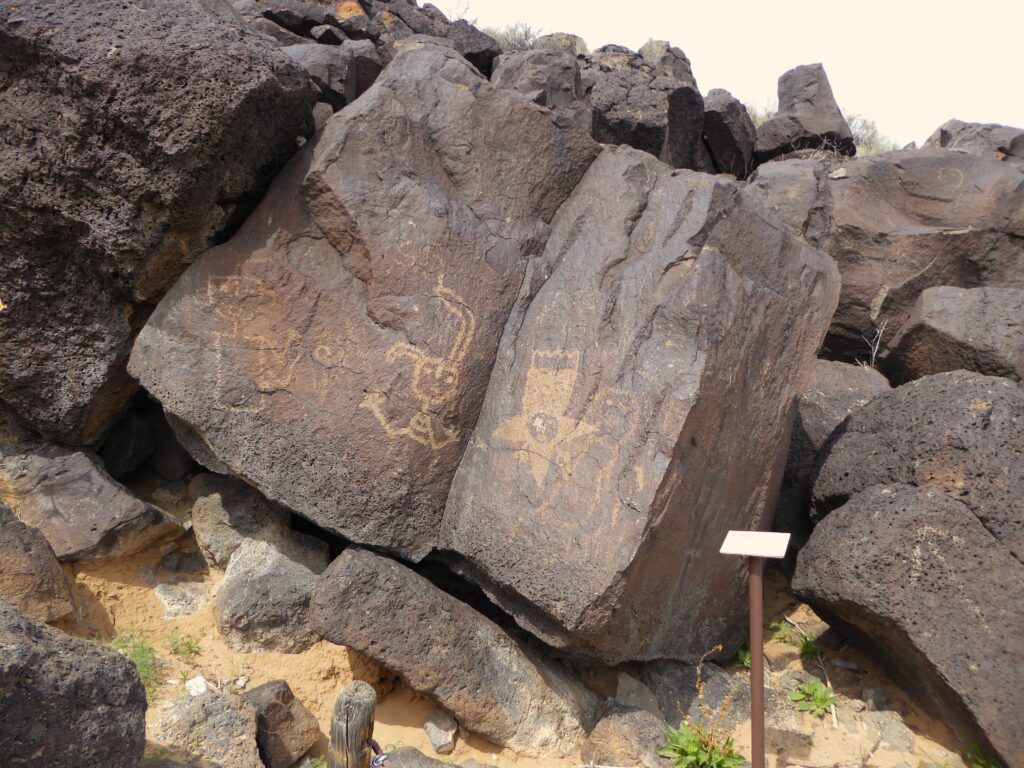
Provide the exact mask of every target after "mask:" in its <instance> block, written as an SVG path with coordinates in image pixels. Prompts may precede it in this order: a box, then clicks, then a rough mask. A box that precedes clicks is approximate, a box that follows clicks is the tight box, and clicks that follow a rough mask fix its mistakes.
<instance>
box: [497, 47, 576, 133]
mask: <svg viewBox="0 0 1024 768" xmlns="http://www.w3.org/2000/svg"><path fill="white" fill-rule="evenodd" d="M491 82H492V83H493V84H494V85H496V86H498V87H499V88H509V89H511V90H514V91H518V92H519V93H521V94H523V95H524V96H526V98H528V99H530V101H532V102H534V103H535V104H540V105H541V106H542V107H547V108H548V109H550V110H552V111H553V112H554V113H555V115H556V116H557V117H558V118H559V119H560V120H564V121H565V124H567V125H574V126H576V127H577V128H579V129H580V130H582V131H586V132H587V133H589V132H590V129H591V122H592V121H591V108H590V100H589V99H588V98H587V94H586V91H585V89H584V87H583V80H582V78H581V77H580V68H579V65H578V64H577V63H576V57H575V56H573V55H571V54H569V53H566V52H565V51H545V50H540V51H536V50H531V51H515V52H513V53H505V54H502V55H501V56H500V57H498V59H497V62H496V64H495V67H494V73H493V74H492V75H491ZM560 124H561V123H560Z"/></svg>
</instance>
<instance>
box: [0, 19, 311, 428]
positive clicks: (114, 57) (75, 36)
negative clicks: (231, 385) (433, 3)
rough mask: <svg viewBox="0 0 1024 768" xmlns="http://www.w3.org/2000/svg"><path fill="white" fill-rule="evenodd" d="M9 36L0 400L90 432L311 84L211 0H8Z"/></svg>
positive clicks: (1, 172) (281, 143)
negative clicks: (154, 322) (157, 307)
mask: <svg viewBox="0 0 1024 768" xmlns="http://www.w3.org/2000/svg"><path fill="white" fill-rule="evenodd" d="M0 47H2V48H3V50H4V52H5V55H4V57H3V59H2V61H0V211H2V215H0V222H2V223H0V252H3V254H4V258H3V259H2V261H0V286H2V290H3V295H2V296H0V299H2V304H3V306H4V309H3V310H2V315H0V317H2V321H0V400H2V401H4V402H6V403H7V404H8V405H10V406H11V407H13V408H14V409H15V411H17V413H18V414H19V415H20V416H21V417H22V418H23V419H25V420H26V421H27V422H28V423H29V425H30V426H32V428H34V429H36V430H37V431H39V432H40V433H42V434H43V435H44V436H45V437H47V438H48V439H51V440H54V441H56V442H61V443H64V444H72V445H87V444H92V443H94V442H95V441H96V440H98V439H99V438H100V437H101V436H102V435H103V434H104V432H105V431H106V430H107V428H108V427H109V425H110V424H111V422H112V421H113V420H114V419H115V418H116V417H117V416H118V415H119V414H120V413H122V412H123V410H124V408H125V406H126V405H127V404H128V401H129V400H130V398H131V397H132V395H133V393H134V392H135V391H136V389H137V385H136V383H135V382H134V381H133V380H132V379H131V378H130V377H129V376H128V375H127V373H126V371H125V363H126V362H127V359H128V354H129V352H130V350H131V344H132V339H133V336H134V333H135V331H136V330H137V329H138V327H139V326H140V325H141V323H142V321H143V320H144V318H145V316H146V314H147V312H148V306H147V304H146V303H145V302H149V301H152V300H155V299H156V298H158V297H159V296H160V294H161V293H162V292H163V291H164V290H165V289H166V288H167V286H168V285H169V284H170V283H171V282H173V280H174V279H175V278H176V277H177V276H178V275H179V274H180V273H181V271H182V270H183V269H184V268H185V267H186V266H187V264H188V263H189V262H190V261H192V260H193V259H194V258H195V257H196V255H197V254H198V253H200V252H202V251H204V250H206V249H207V248H208V247H209V246H210V245H211V244H212V243H213V242H215V241H216V240H217V239H218V238H221V237H222V236H223V235H224V233H225V232H228V231H230V230H231V229H233V228H234V227H235V226H237V224H238V223H239V222H240V221H241V220H242V218H244V216H245V215H246V214H248V212H249V211H250V210H251V208H252V206H253V204H254V202H255V200H256V199H257V198H258V196H259V195H260V193H261V192H262V191H263V190H264V189H266V186H267V184H269V182H270V180H271V178H272V177H273V175H274V173H275V172H276V170H277V169H278V168H279V167H280V166H281V164H283V163H284V161H285V160H286V159H287V158H288V157H289V156H290V155H291V154H292V153H293V152H294V151H295V149H296V146H297V144H296V141H297V139H301V138H303V137H305V136H307V135H309V133H311V131H312V120H311V112H310V110H311V108H312V104H313V101H314V99H315V94H314V89H313V87H312V84H311V83H310V82H309V78H308V77H307V76H306V75H305V73H304V72H302V70H301V69H299V68H298V67H296V66H295V65H293V64H291V63H290V62H289V61H288V60H286V59H284V58H283V57H282V56H280V54H278V53H276V52H275V51H274V50H273V49H272V48H270V47H268V46H267V44H266V40H265V38H264V37H263V36H262V35H259V34H258V33H256V32H254V31H251V30H249V29H247V28H246V27H245V24H244V22H242V21H241V19H240V18H239V17H238V16H236V15H235V14H234V13H233V12H232V10H231V8H230V7H229V6H228V5H227V4H226V3H220V2H218V3H214V2H209V1H208V0H167V2H159V3H157V2H145V3H136V4H125V3H122V2H117V1H116V0H96V2H90V3H88V4H82V3H54V2H51V1H50V0H24V1H19V2H17V3H7V4H5V5H4V6H3V7H2V8H0Z"/></svg>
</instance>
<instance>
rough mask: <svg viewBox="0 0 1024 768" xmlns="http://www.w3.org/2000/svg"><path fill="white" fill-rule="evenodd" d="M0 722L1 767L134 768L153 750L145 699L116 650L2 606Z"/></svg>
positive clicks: (132, 670)
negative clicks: (148, 741) (148, 749)
mask: <svg viewBox="0 0 1024 768" xmlns="http://www.w3.org/2000/svg"><path fill="white" fill-rule="evenodd" d="M5 567H6V564H5ZM0 723H2V724H3V725H2V727H0V765H12V766H13V765H45V766H47V768H135V766H136V764H137V763H138V761H139V760H140V759H142V751H143V749H144V748H145V746H146V692H145V691H144V690H143V688H142V683H141V682H139V676H138V674H137V673H136V672H135V667H134V666H132V663H131V662H130V661H129V660H128V659H127V658H125V657H124V656H122V655H121V654H119V653H118V652H117V651H114V650H112V649H110V648H105V647H103V646H102V645H99V644H97V643H90V642H87V641H85V640H79V639H77V638H74V637H71V636H70V635H67V634H65V633H64V632H60V631H58V630H55V629H50V628H49V627H47V626H45V625H44V624H40V623H38V622H36V621H33V620H32V619H29V618H28V617H26V616H24V615H22V614H21V613H19V612H18V611H17V610H15V609H14V608H13V607H12V606H11V605H10V604H8V603H6V602H4V601H3V600H0Z"/></svg>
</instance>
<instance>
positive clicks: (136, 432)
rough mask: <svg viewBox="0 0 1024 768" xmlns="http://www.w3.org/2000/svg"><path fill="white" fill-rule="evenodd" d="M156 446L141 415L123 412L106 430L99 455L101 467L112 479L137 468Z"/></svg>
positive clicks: (150, 431)
mask: <svg viewBox="0 0 1024 768" xmlns="http://www.w3.org/2000/svg"><path fill="white" fill-rule="evenodd" d="M155 448H156V441H155V440H154V439H153V430H152V429H150V426H149V422H147V421H146V419H145V418H144V417H143V416H142V414H140V413H138V412H136V411H131V412H130V413H127V414H125V416H124V418H122V419H120V420H119V421H118V422H117V423H116V424H114V426H113V427H112V428H111V430H110V432H108V433H107V436H106V438H104V440H103V445H102V447H101V448H100V449H99V456H100V458H101V459H103V466H104V467H106V469H107V472H109V473H110V476H111V477H113V478H114V479H115V480H120V479H121V478H122V477H124V476H125V475H127V474H128V473H129V472H131V471H132V470H134V469H136V468H138V466H139V465H140V464H142V462H144V461H145V460H146V459H147V458H149V456H150V454H152V453H153V451H154V450H155Z"/></svg>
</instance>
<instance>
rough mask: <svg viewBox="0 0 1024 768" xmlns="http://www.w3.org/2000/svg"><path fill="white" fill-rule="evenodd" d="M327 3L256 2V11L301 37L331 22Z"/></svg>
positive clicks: (262, 0) (297, 1) (290, 0)
mask: <svg viewBox="0 0 1024 768" xmlns="http://www.w3.org/2000/svg"><path fill="white" fill-rule="evenodd" d="M328 5H329V3H318V2H305V0H256V2H255V6H256V10H258V11H259V12H260V13H262V14H263V16H264V17H265V18H267V19H270V20H271V21H272V22H274V23H275V24H277V25H279V26H281V27H284V28H285V29H287V30H288V31H289V32H292V33H293V34H295V35H299V36H302V37H305V36H307V35H308V34H309V33H310V31H311V30H312V29H313V28H314V27H318V26H320V25H322V24H326V23H328V22H329V21H330V20H331V14H330V9H329V8H328Z"/></svg>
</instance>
